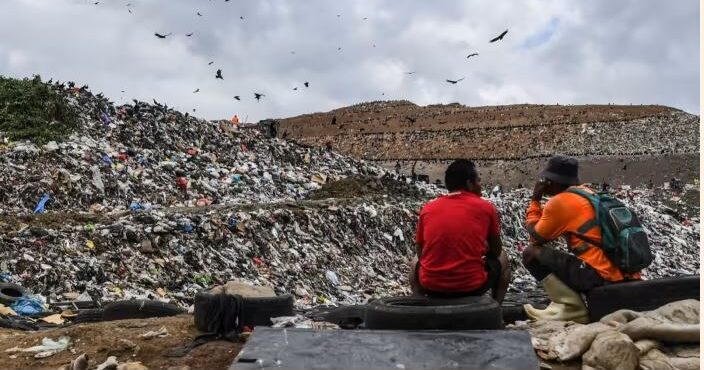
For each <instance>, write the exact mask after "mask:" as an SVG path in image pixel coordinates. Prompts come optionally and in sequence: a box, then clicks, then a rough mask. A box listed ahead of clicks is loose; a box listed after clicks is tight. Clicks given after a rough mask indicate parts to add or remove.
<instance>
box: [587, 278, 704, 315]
mask: <svg viewBox="0 0 704 370" xmlns="http://www.w3.org/2000/svg"><path fill="white" fill-rule="evenodd" d="M586 296H587V299H586V301H587V302H586V303H587V308H588V309H589V320H590V321H592V322H594V321H599V319H601V318H602V317H604V316H606V315H608V314H610V313H612V312H615V311H618V310H621V309H628V310H633V311H650V310H654V309H656V308H658V307H660V306H663V305H665V304H668V303H670V302H675V301H679V300H683V299H690V298H691V299H697V300H698V299H699V275H694V276H678V277H671V278H663V279H653V280H639V281H629V282H624V283H616V284H611V285H607V286H603V287H599V288H595V289H593V290H592V291H590V292H589V293H587V295H586Z"/></svg>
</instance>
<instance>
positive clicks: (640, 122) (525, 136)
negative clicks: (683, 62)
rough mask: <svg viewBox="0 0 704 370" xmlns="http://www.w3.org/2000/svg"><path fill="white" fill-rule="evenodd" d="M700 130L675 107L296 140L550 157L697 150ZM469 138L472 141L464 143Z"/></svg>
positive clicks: (439, 153) (448, 155)
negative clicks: (617, 117)
mask: <svg viewBox="0 0 704 370" xmlns="http://www.w3.org/2000/svg"><path fill="white" fill-rule="evenodd" d="M698 130H699V117H698V116H696V115H693V114H689V113H686V112H682V111H678V110H672V111H669V112H665V113H661V114H658V115H655V116H650V117H645V118H639V119H635V120H629V121H620V122H602V121H596V122H587V123H582V124H575V123H570V122H566V123H554V124H553V123H550V124H548V123H545V124H527V125H523V126H512V127H488V128H487V127H459V128H452V129H445V130H439V129H427V130H406V131H402V132H395V131H388V132H385V131H381V132H361V133H360V132H339V133H335V134H334V135H332V134H330V135H321V136H312V135H311V136H303V137H299V138H296V140H298V141H299V142H301V143H304V144H307V145H317V146H321V147H322V146H324V145H328V144H329V145H332V147H334V148H335V150H337V151H340V152H342V153H345V154H348V155H352V156H355V157H357V158H364V159H368V160H395V159H404V160H410V159H419V160H423V159H425V160H429V159H445V160H449V159H453V158H473V159H484V160H523V159H527V158H540V157H549V156H551V155H552V154H554V153H563V154H566V155H571V156H606V155H609V156H639V155H654V156H658V155H664V154H675V153H698V152H699V136H698V135H697V134H698ZM673 132H677V134H676V135H673ZM605 138H608V140H606V139H605ZM467 142H471V143H472V144H471V145H466V143H467Z"/></svg>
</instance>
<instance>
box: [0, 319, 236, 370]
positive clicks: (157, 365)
mask: <svg viewBox="0 0 704 370" xmlns="http://www.w3.org/2000/svg"><path fill="white" fill-rule="evenodd" d="M162 327H163V328H166V331H167V332H168V334H167V335H166V336H165V337H157V338H153V339H146V338H144V337H142V334H144V333H147V332H149V331H159V330H160V329H161V328H162ZM200 334H201V333H199V332H198V330H197V329H196V327H195V325H194V323H193V316H191V315H179V316H173V317H164V318H152V319H135V320H120V321H108V322H100V323H89V324H80V325H74V326H68V327H65V328H57V329H51V330H45V331H38V332H21V331H16V330H8V329H0V369H3V370H14V369H17V370H25V369H34V370H43V369H46V370H56V369H58V368H59V367H61V366H63V365H66V364H68V363H70V362H71V361H72V360H73V359H75V358H76V357H78V356H79V355H81V354H82V353H86V354H87V355H88V359H89V365H90V366H89V368H90V369H94V368H95V367H96V366H97V365H99V364H101V363H103V362H104V361H105V360H106V359H107V358H108V357H109V356H115V357H117V361H119V362H120V363H124V362H133V361H134V362H136V361H139V362H141V363H142V364H143V365H145V366H146V367H148V368H149V369H168V368H170V367H174V368H177V369H178V366H188V367H181V368H182V369H183V368H186V369H190V370H210V369H227V368H228V366H229V365H230V364H231V363H232V360H233V359H234V358H235V356H236V355H237V353H239V351H240V348H241V347H242V344H241V343H232V342H225V341H214V342H209V343H206V344H203V345H202V346H200V347H196V348H195V349H193V350H192V351H190V352H189V353H188V354H186V355H185V356H181V357H172V355H171V353H172V352H173V351H171V350H173V349H178V348H182V347H184V346H185V345H187V344H190V343H191V342H192V341H193V339H194V338H195V337H196V336H198V335H200ZM61 336H67V337H69V338H70V339H71V343H72V344H71V346H70V348H69V350H65V351H62V352H59V353H57V354H55V355H53V356H51V357H47V358H44V359H36V358H34V355H35V353H34V352H6V351H5V350H7V349H9V348H13V347H19V348H28V347H32V346H35V345H39V344H40V342H41V340H42V338H45V337H48V338H51V339H54V340H57V339H58V338H59V337H61Z"/></svg>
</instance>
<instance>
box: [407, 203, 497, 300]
mask: <svg viewBox="0 0 704 370" xmlns="http://www.w3.org/2000/svg"><path fill="white" fill-rule="evenodd" d="M490 234H491V235H496V236H498V235H500V228H499V218H498V216H497V214H496V208H494V206H493V205H492V204H491V203H489V202H488V201H486V200H484V199H482V198H481V197H479V196H477V195H476V194H473V193H470V192H467V191H459V192H454V193H450V194H447V195H444V196H441V197H439V198H437V199H435V200H432V201H430V202H428V203H427V204H426V205H425V206H424V207H423V209H422V210H421V212H420V217H419V219H418V230H417V232H416V242H417V243H420V244H421V245H422V246H423V248H422V251H421V256H420V269H419V272H418V277H419V278H420V284H421V285H422V286H423V288H425V289H428V290H432V291H437V292H470V291H473V290H475V289H478V288H480V287H482V285H484V283H485V282H486V279H487V273H486V269H485V267H484V260H483V258H482V257H484V256H485V255H486V251H487V246H488V242H487V239H488V236H489V235H490Z"/></svg>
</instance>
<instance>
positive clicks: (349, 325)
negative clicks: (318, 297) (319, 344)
mask: <svg viewBox="0 0 704 370" xmlns="http://www.w3.org/2000/svg"><path fill="white" fill-rule="evenodd" d="M366 312H367V306H366V305H353V306H342V307H338V308H336V309H334V310H331V311H329V312H327V313H325V314H323V315H320V317H318V318H319V319H320V320H322V321H327V322H330V323H333V324H336V325H338V326H340V328H342V329H357V328H358V327H359V326H360V325H361V324H362V323H363V322H364V316H365V314H366Z"/></svg>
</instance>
